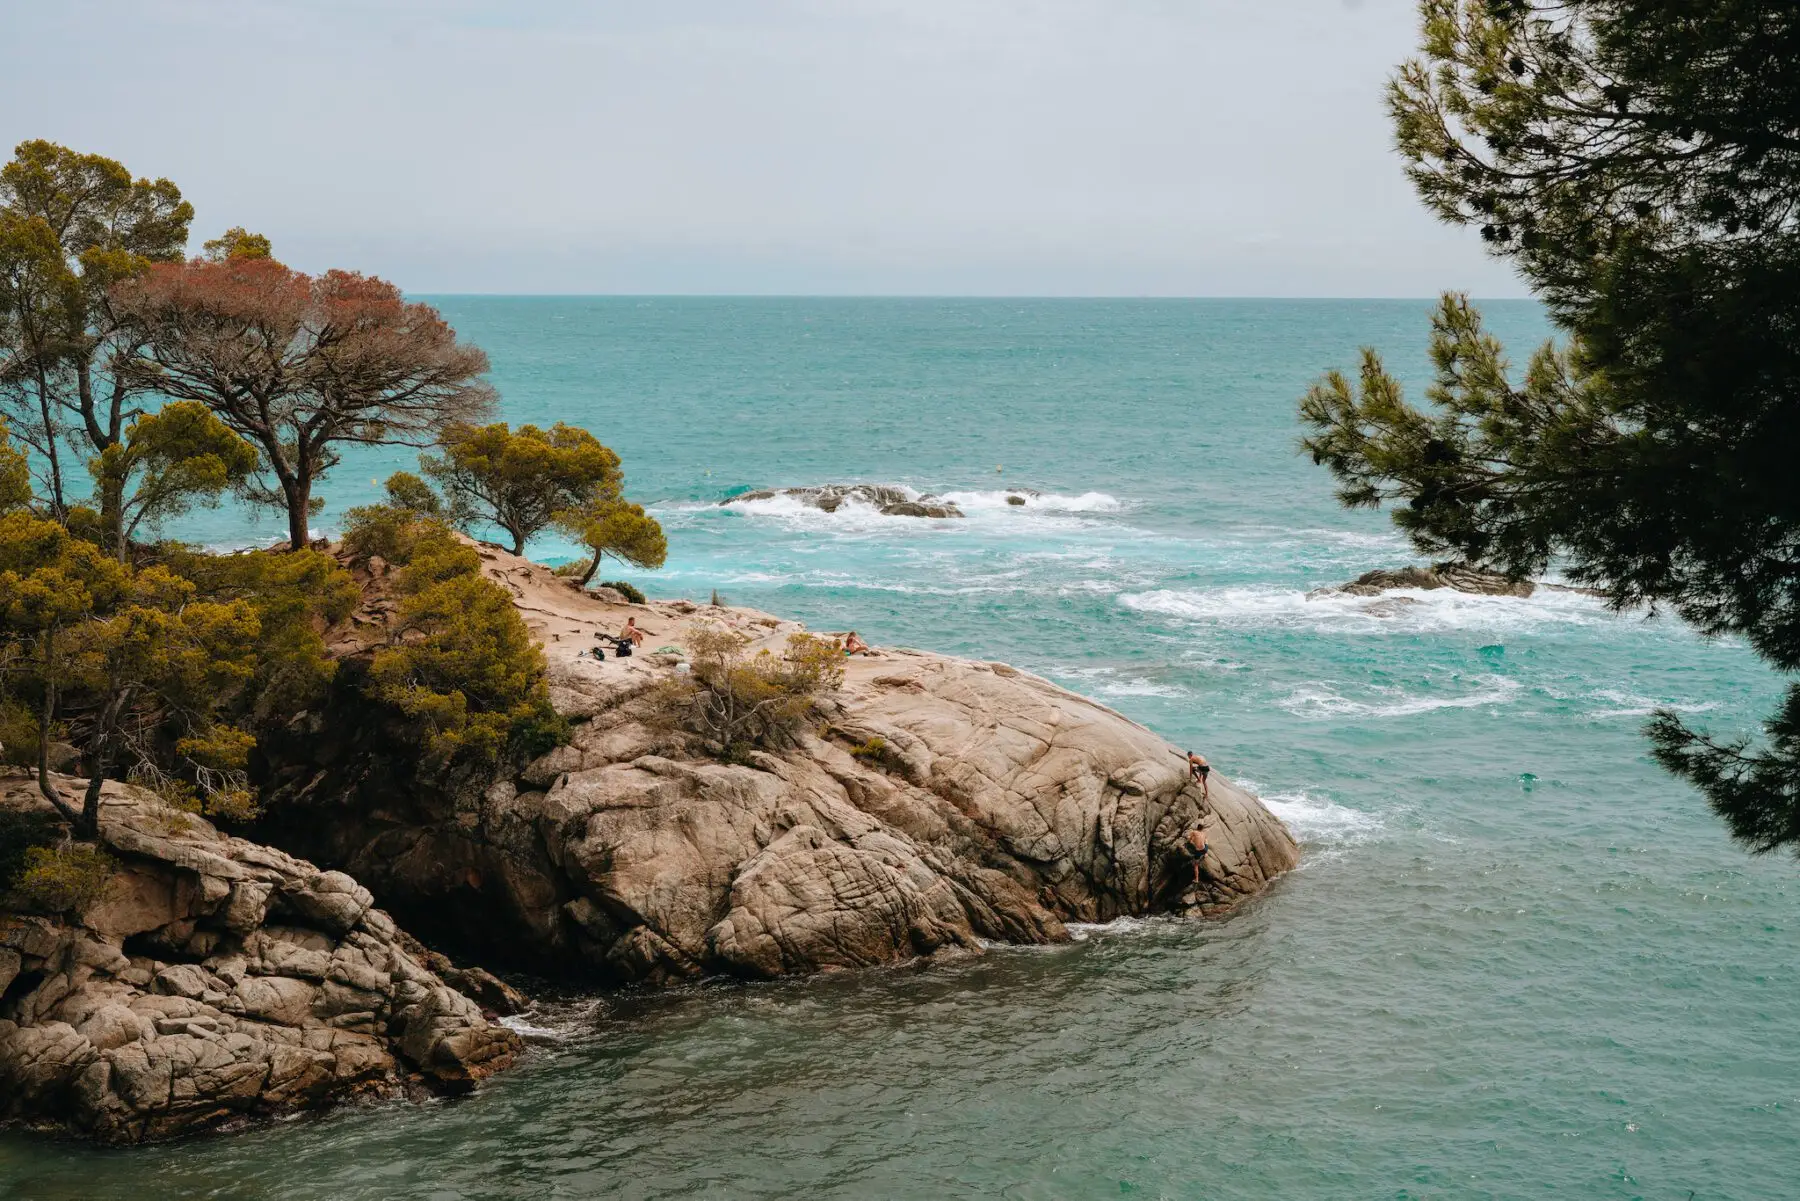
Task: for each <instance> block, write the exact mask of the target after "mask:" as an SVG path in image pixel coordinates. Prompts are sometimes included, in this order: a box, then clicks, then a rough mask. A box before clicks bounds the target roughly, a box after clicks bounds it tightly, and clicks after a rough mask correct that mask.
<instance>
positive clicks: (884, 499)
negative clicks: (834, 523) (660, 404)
mask: <svg viewBox="0 0 1800 1201" xmlns="http://www.w3.org/2000/svg"><path fill="white" fill-rule="evenodd" d="M777 496H791V497H793V498H794V499H795V500H798V501H799V502H800V503H801V504H804V505H810V506H811V507H812V508H815V509H819V510H822V511H823V512H826V513H835V512H837V511H838V510H839V509H840V508H842V507H843V506H844V505H845V504H846V503H847V502H849V501H853V500H854V501H860V502H862V503H863V504H866V505H868V506H870V507H871V508H874V509H876V510H878V511H879V512H880V513H882V514H883V515H884V516H887V517H961V516H963V511H962V510H961V509H959V508H957V507H956V506H955V505H953V504H951V503H950V502H949V501H945V500H939V499H938V498H936V497H934V496H931V495H925V496H917V497H915V496H913V495H912V494H911V493H910V492H908V491H907V490H906V489H905V488H896V487H894V486H892V485H889V484H820V485H818V486H816V487H811V488H773V489H771V488H764V489H760V490H758V491H755V492H745V493H742V494H740V495H738V496H732V497H728V498H726V499H725V500H722V501H720V502H719V503H720V504H721V505H736V504H743V503H744V502H746V501H755V500H773V499H774V498H775V497H777Z"/></svg>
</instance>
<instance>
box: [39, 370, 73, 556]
mask: <svg viewBox="0 0 1800 1201" xmlns="http://www.w3.org/2000/svg"><path fill="white" fill-rule="evenodd" d="M37 393H38V412H39V413H41V414H42V415H43V421H44V457H45V458H47V459H49V460H50V511H51V513H52V514H53V515H54V516H55V518H56V520H58V521H65V520H67V519H68V516H69V507H68V505H67V504H66V503H65V502H64V500H63V479H62V456H61V455H59V454H57V451H56V422H55V421H54V420H53V419H52V418H51V416H50V380H49V378H48V377H47V376H46V375H45V374H44V364H43V361H42V360H39V361H38V364H37Z"/></svg>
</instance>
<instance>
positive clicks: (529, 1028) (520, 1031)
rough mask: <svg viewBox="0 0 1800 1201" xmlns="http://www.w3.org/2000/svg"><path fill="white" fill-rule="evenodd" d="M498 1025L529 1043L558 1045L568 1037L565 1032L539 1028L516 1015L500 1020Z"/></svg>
mask: <svg viewBox="0 0 1800 1201" xmlns="http://www.w3.org/2000/svg"><path fill="white" fill-rule="evenodd" d="M500 1024H501V1025H502V1026H505V1027H506V1028H507V1029H508V1030H511V1031H512V1032H513V1033H514V1034H516V1035H518V1036H519V1037H520V1038H522V1039H524V1040H525V1041H526V1042H529V1043H560V1042H565V1041H567V1040H568V1038H569V1037H570V1035H569V1032H568V1031H566V1030H558V1029H556V1028H555V1027H554V1026H539V1025H536V1024H534V1023H532V1022H530V1021H528V1020H527V1019H526V1018H524V1017H522V1016H520V1015H518V1014H509V1015H508V1016H506V1017H503V1018H501V1019H500Z"/></svg>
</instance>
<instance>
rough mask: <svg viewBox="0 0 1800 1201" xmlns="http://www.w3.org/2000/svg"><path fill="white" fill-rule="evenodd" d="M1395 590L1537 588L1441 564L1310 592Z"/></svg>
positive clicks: (1374, 574) (1520, 591)
mask: <svg viewBox="0 0 1800 1201" xmlns="http://www.w3.org/2000/svg"><path fill="white" fill-rule="evenodd" d="M1396 588H1420V589H1426V590H1430V589H1434V588H1454V589H1455V590H1456V591H1458V592H1470V593H1474V594H1476V595H1479V596H1519V597H1525V596H1530V595H1531V594H1532V592H1533V591H1535V590H1536V588H1537V585H1536V584H1534V583H1533V582H1532V581H1530V580H1515V579H1512V578H1510V577H1508V576H1506V575H1503V574H1501V573H1500V572H1497V571H1484V570H1483V569H1481V568H1479V567H1471V566H1469V565H1468V564H1467V563H1438V564H1436V565H1434V566H1432V567H1402V568H1399V569H1398V570H1392V571H1389V570H1377V571H1366V572H1364V573H1363V574H1362V575H1359V576H1357V577H1356V578H1355V579H1354V580H1351V581H1350V582H1349V583H1348V584H1343V585H1340V586H1338V587H1336V588H1317V589H1314V590H1313V591H1312V592H1310V593H1308V594H1307V595H1308V596H1309V597H1317V596H1332V595H1343V596H1380V595H1381V594H1382V593H1384V592H1389V591H1392V590H1393V589H1396Z"/></svg>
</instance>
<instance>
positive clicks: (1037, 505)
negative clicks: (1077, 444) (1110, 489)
mask: <svg viewBox="0 0 1800 1201" xmlns="http://www.w3.org/2000/svg"><path fill="white" fill-rule="evenodd" d="M938 495H939V496H940V498H941V499H943V500H947V501H949V502H950V503H951V504H953V505H955V506H957V507H958V508H960V509H961V510H962V511H963V512H965V513H971V514H972V513H981V512H994V513H1010V514H1022V513H1030V512H1031V511H1033V510H1036V511H1038V512H1045V513H1116V512H1118V511H1119V510H1120V509H1122V508H1124V507H1125V505H1124V502H1122V501H1120V500H1119V498H1118V497H1116V496H1113V495H1111V494H1110V493H1106V492H1083V493H1081V494H1080V495H1079V496H1065V495H1063V494H1061V493H1056V492H1034V491H1031V490H1020V491H1016V492H1007V491H1004V490H993V489H972V490H968V491H956V492H942V493H939V494H938ZM1008 497H1018V498H1019V499H1021V500H1023V501H1024V502H1025V503H1024V504H1022V505H1016V504H1013V503H1012V502H1011V501H1010V500H1008V499H1007V498H1008Z"/></svg>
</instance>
